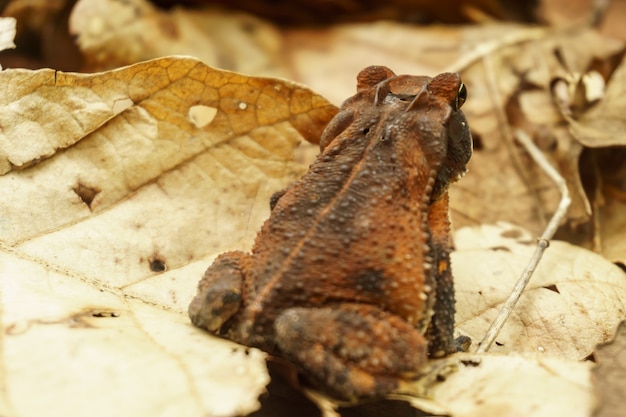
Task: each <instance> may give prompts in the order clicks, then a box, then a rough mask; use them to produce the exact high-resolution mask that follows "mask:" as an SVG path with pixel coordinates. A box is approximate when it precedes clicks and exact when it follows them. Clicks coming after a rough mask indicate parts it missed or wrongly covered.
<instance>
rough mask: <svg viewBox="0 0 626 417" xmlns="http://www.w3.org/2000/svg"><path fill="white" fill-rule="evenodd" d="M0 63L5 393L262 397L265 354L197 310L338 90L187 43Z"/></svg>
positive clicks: (82, 410)
mask: <svg viewBox="0 0 626 417" xmlns="http://www.w3.org/2000/svg"><path fill="white" fill-rule="evenodd" d="M0 78H2V80H1V82H0V85H2V86H3V91H2V94H0V100H1V102H0V105H1V106H2V112H0V114H2V120H1V122H0V124H1V125H2V127H3V129H2V132H1V135H0V144H1V145H2V154H1V155H0V160H1V161H2V167H3V173H4V175H2V176H0V190H2V194H3V195H5V196H11V198H6V199H3V200H2V208H1V211H2V213H3V214H4V217H3V219H4V220H3V222H2V227H1V228H0V245H1V248H0V266H1V269H0V285H1V287H0V294H1V297H2V298H1V302H2V306H3V307H2V323H3V327H4V334H5V338H4V340H3V351H2V352H3V353H2V357H3V361H2V366H3V369H2V374H3V377H4V378H3V381H4V383H5V384H6V386H7V387H8V391H6V392H8V394H7V396H6V397H5V398H3V399H2V400H1V401H0V404H2V405H0V410H2V409H3V408H4V409H7V410H10V413H9V415H20V416H27V415H33V416H34V415H48V416H52V415H63V416H71V415H86V414H89V415H133V416H141V415H180V414H184V415H206V414H209V415H239V414H245V413H247V412H250V411H251V410H253V409H254V408H255V407H256V406H257V405H258V403H257V397H258V395H259V394H260V393H261V392H262V391H263V389H264V386H265V384H266V383H267V372H266V370H265V366H264V360H263V355H262V354H261V353H260V352H258V351H256V350H253V351H247V350H242V349H241V348H237V347H234V346H235V345H233V344H232V343H230V342H226V341H221V340H218V339H215V338H212V337H210V336H208V335H205V334H203V333H202V332H201V331H200V330H197V329H194V328H193V327H192V326H191V325H190V324H189V320H188V319H187V317H186V313H185V311H186V308H187V305H188V303H189V300H190V299H191V297H192V294H193V293H194V292H195V287H196V285H197V282H198V279H199V277H200V276H201V275H202V271H203V270H204V269H205V268H206V267H207V266H208V265H209V264H210V260H211V258H212V257H213V256H215V255H216V254H217V253H219V252H223V251H224V250H226V249H230V248H233V247H244V248H247V246H248V245H249V243H250V241H251V237H252V236H253V235H254V234H255V233H256V231H257V229H258V228H259V227H260V224H261V223H262V222H263V221H264V219H265V218H266V217H267V215H268V213H269V203H268V202H269V198H270V196H271V194H272V193H273V192H275V191H277V190H279V189H281V188H282V187H284V186H286V185H287V184H288V183H289V182H290V181H291V180H293V179H295V178H296V177H297V176H299V175H300V174H301V173H302V172H303V170H304V166H302V165H300V164H298V163H295V162H294V161H293V160H292V157H293V155H292V154H293V150H294V148H295V147H296V146H297V145H298V143H299V142H300V141H301V139H302V138H304V139H308V140H316V139H317V138H318V137H319V134H320V131H321V129H322V128H323V126H324V125H325V124H326V123H327V122H328V120H329V119H330V118H331V117H332V116H333V115H334V114H335V112H336V109H335V107H334V106H331V105H330V104H328V102H327V101H326V100H324V99H323V98H321V97H319V96H317V95H315V94H313V93H312V92H311V91H310V90H308V89H306V88H304V87H302V86H299V85H297V84H294V83H290V82H286V81H280V80H275V79H266V78H251V77H247V76H243V75H239V74H235V73H230V72H225V71H218V70H215V69H213V68H210V67H208V66H206V65H204V64H202V63H200V62H199V61H197V60H194V59H189V58H164V59H159V60H154V61H149V62H145V63H140V64H137V65H133V66H131V67H127V68H121V69H118V70H115V71H110V72H105V73H101V74H91V75H83V74H69V73H61V72H55V71H53V70H40V71H25V70H6V71H3V72H0ZM42 346H46V348H45V349H42ZM245 352H248V353H245ZM33 393H38V394H33ZM94 410H97V411H94ZM98 413H99V414H98Z"/></svg>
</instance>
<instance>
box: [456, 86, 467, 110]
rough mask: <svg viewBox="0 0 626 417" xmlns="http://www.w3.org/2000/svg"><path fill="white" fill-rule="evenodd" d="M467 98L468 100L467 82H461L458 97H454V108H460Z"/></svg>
mask: <svg viewBox="0 0 626 417" xmlns="http://www.w3.org/2000/svg"><path fill="white" fill-rule="evenodd" d="M465 100H467V88H466V87H465V84H463V83H461V86H460V87H459V91H457V93H456V97H455V98H454V110H458V109H460V108H461V106H463V103H465Z"/></svg>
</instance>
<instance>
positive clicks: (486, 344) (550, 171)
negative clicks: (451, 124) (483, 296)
mask: <svg viewBox="0 0 626 417" xmlns="http://www.w3.org/2000/svg"><path fill="white" fill-rule="evenodd" d="M515 137H516V139H517V140H518V141H519V142H520V143H521V144H522V146H524V148H525V149H526V151H527V152H528V153H529V154H530V156H531V157H532V158H533V159H534V160H535V162H536V163H537V165H538V166H539V167H540V168H541V169H542V170H543V171H544V172H545V173H546V174H547V175H548V176H549V177H550V179H551V180H552V181H554V183H555V184H556V185H557V187H558V188H559V192H560V193H561V201H560V202H559V206H558V208H557V209H556V211H555V212H554V214H553V215H552V218H551V219H550V221H549V222H548V225H547V226H546V228H545V230H544V231H543V234H542V235H541V237H540V238H539V239H538V241H537V247H536V248H535V253H533V256H532V258H531V259H530V261H529V262H528V265H527V266H526V269H525V270H524V272H523V273H522V275H521V276H520V278H519V279H518V280H517V282H516V283H515V287H514V288H513V291H512V292H511V295H509V298H507V300H506V301H505V302H504V305H503V306H502V309H501V310H500V313H499V314H498V317H496V319H495V320H494V321H493V323H492V324H491V326H490V327H489V330H487V333H486V334H485V337H484V338H483V340H482V341H481V342H480V343H479V346H478V349H477V350H476V352H477V353H483V352H486V351H487V350H489V348H490V347H491V345H492V344H493V342H494V341H495V340H496V337H497V336H498V334H499V333H500V330H502V327H503V326H504V323H505V322H506V321H507V319H508V318H509V316H510V315H511V313H512V312H513V309H514V308H515V304H517V301H518V300H519V298H520V296H521V295H522V291H524V288H526V285H528V282H529V281H530V277H531V276H532V274H533V272H534V271H535V268H536V267H537V264H538V263H539V261H540V260H541V257H542V256H543V253H544V252H545V250H546V249H547V248H548V246H550V239H552V237H553V236H554V233H556V229H557V228H558V227H559V224H560V223H561V221H562V220H563V218H564V217H565V215H566V214H567V210H568V208H569V206H570V204H571V202H572V199H571V198H570V195H569V190H568V189H567V183H566V182H565V179H564V178H563V177H562V176H561V175H560V174H559V173H558V172H557V171H556V169H554V168H553V167H552V165H550V163H549V162H548V160H547V159H546V157H545V156H544V155H543V153H541V151H540V150H539V149H538V148H537V147H536V146H535V144H534V143H533V141H532V139H531V138H530V137H529V136H528V135H527V134H526V133H525V132H524V131H522V130H516V131H515Z"/></svg>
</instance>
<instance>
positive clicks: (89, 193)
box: [72, 182, 101, 208]
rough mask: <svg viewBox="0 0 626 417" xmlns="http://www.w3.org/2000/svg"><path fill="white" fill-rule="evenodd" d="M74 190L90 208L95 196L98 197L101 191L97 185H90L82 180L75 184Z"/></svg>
mask: <svg viewBox="0 0 626 417" xmlns="http://www.w3.org/2000/svg"><path fill="white" fill-rule="evenodd" d="M72 190H74V192H75V193H76V195H78V196H79V197H80V199H81V200H83V203H85V204H86V205H87V207H89V208H91V203H92V202H93V200H94V198H96V196H97V195H98V193H99V192H100V191H101V190H100V189H99V188H97V187H90V186H88V185H85V184H82V183H80V182H79V183H78V184H76V186H74V188H72Z"/></svg>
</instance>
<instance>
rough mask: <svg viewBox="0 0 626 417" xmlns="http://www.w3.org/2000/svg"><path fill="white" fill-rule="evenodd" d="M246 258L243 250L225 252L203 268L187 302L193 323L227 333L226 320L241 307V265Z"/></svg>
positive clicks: (247, 258)
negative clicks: (189, 301)
mask: <svg viewBox="0 0 626 417" xmlns="http://www.w3.org/2000/svg"><path fill="white" fill-rule="evenodd" d="M249 257H250V255H248V254H247V253H244V252H227V253H224V254H222V255H220V256H219V257H217V259H215V261H214V262H213V264H212V265H211V266H210V267H209V268H208V269H207V270H206V272H205V273H204V276H203V277H202V280H200V283H199V284H198V293H197V295H196V296H195V297H194V299H193V301H192V302H191V304H190V305H189V317H190V318H191V322H192V323H193V324H194V325H195V326H197V327H200V328H201V329H205V330H207V331H209V332H212V333H216V334H225V333H228V331H229V330H230V324H231V323H230V322H229V321H230V320H231V319H232V318H233V316H234V315H235V314H236V313H237V312H238V311H239V310H240V308H241V301H242V285H243V277H244V272H243V270H244V267H243V266H244V264H245V263H246V262H247V261H248V260H249Z"/></svg>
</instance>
